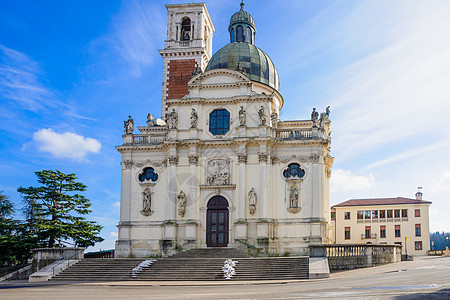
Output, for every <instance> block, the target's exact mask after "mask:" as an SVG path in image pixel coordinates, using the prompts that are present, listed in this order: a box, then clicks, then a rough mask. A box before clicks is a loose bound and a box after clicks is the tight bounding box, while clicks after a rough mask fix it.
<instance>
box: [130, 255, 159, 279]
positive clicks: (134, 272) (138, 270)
mask: <svg viewBox="0 0 450 300" xmlns="http://www.w3.org/2000/svg"><path fill="white" fill-rule="evenodd" d="M155 261H157V260H156V259H148V260H144V261H143V262H141V263H140V264H139V265H138V266H137V267H135V268H134V269H133V270H131V277H137V275H138V274H139V273H141V272H142V269H143V268H145V267H149V266H151V264H153V263H154V262H155Z"/></svg>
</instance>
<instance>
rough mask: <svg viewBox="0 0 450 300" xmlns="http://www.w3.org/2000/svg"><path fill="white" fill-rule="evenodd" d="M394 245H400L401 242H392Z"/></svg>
mask: <svg viewBox="0 0 450 300" xmlns="http://www.w3.org/2000/svg"><path fill="white" fill-rule="evenodd" d="M394 244H395V245H400V246H401V245H402V242H394Z"/></svg>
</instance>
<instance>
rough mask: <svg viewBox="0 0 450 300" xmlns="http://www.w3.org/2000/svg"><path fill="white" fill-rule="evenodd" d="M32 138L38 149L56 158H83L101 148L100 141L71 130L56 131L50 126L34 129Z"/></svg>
mask: <svg viewBox="0 0 450 300" xmlns="http://www.w3.org/2000/svg"><path fill="white" fill-rule="evenodd" d="M33 140H34V141H35V142H36V143H37V145H38V148H39V150H40V151H43V152H49V153H50V154H52V155H53V156H55V157H57V158H72V159H76V160H83V159H85V158H86V156H87V154H88V153H90V152H92V153H98V152H99V151H100V148H101V144H100V142H98V141H97V140H96V139H92V138H86V137H83V136H81V135H78V134H75V133H72V132H65V133H57V132H55V131H53V130H52V129H50V128H49V129H40V130H38V131H36V132H35V133H34V134H33Z"/></svg>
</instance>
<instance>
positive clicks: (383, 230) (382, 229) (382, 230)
mask: <svg viewBox="0 0 450 300" xmlns="http://www.w3.org/2000/svg"><path fill="white" fill-rule="evenodd" d="M380 238H386V225H381V226H380Z"/></svg>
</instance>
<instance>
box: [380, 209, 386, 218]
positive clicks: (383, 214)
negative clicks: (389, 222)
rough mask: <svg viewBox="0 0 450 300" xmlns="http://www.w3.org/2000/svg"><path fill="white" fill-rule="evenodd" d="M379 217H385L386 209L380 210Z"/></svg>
mask: <svg viewBox="0 0 450 300" xmlns="http://www.w3.org/2000/svg"><path fill="white" fill-rule="evenodd" d="M380 219H386V211H385V210H380Z"/></svg>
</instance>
